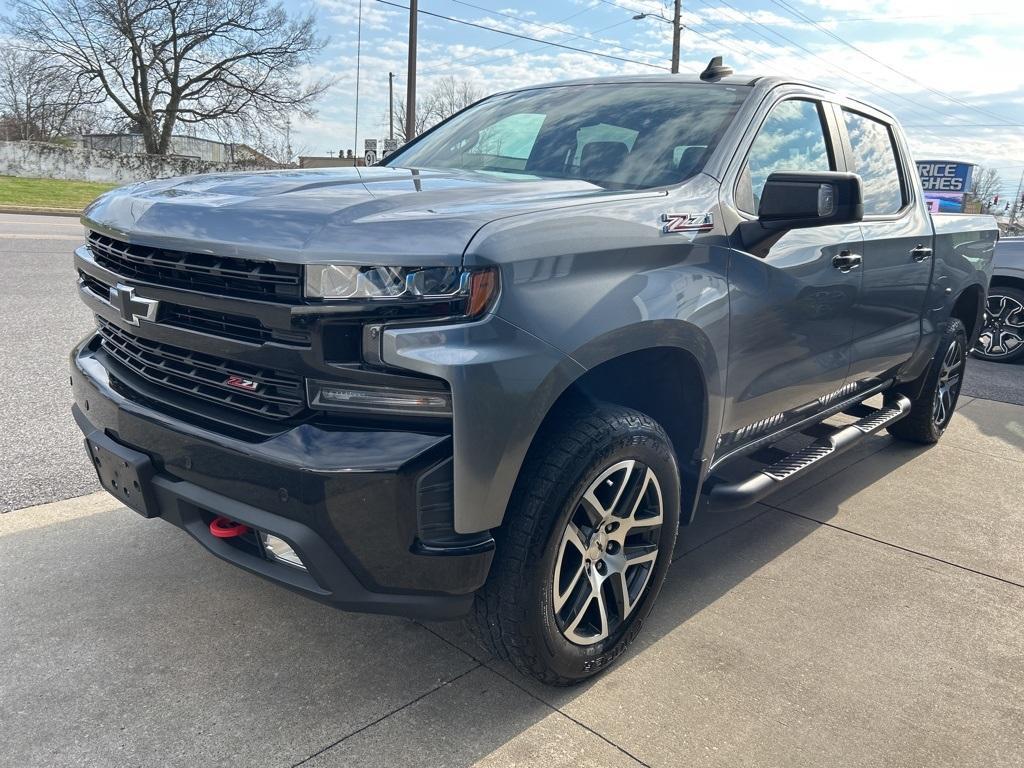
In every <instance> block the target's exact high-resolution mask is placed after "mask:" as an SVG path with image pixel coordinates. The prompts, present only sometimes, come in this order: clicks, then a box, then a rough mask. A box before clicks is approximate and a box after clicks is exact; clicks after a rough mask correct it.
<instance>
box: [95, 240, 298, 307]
mask: <svg viewBox="0 0 1024 768" xmlns="http://www.w3.org/2000/svg"><path fill="white" fill-rule="evenodd" d="M89 250H90V252H91V253H92V256H93V259H95V261H96V263H97V264H99V265H100V266H101V267H104V268H106V269H109V270H110V271H111V272H115V273H117V274H118V275H121V276H122V277H126V278H131V279H134V280H141V281H143V282H147V283H156V284H158V285H163V286H168V287H171V288H184V289H186V290H190V291H199V292H202V293H212V294H217V295H219V296H236V297H240V298H247V299H253V298H255V299H263V300H265V301H282V302H296V301H298V300H299V299H301V298H302V267H301V266H300V265H298V264H284V263H281V262H273V261H258V260H253V259H240V258H235V257H229V256H210V255H208V254H204V253H186V252H184V251H168V250H164V249H162V248H150V247H148V246H143V245H132V244H130V243H124V242H121V241H120V240H114V239H113V238H110V237H107V236H105V235H101V234H99V233H97V232H90V233H89Z"/></svg>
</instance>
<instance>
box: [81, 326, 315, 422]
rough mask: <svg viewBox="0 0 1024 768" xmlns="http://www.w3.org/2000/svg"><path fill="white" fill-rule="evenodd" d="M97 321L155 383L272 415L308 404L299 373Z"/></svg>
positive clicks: (106, 341) (107, 338)
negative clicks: (246, 386)
mask: <svg viewBox="0 0 1024 768" xmlns="http://www.w3.org/2000/svg"><path fill="white" fill-rule="evenodd" d="M96 321H97V323H98V325H99V332H100V336H101V338H102V345H103V349H104V350H106V352H107V353H108V354H109V355H111V356H112V357H113V358H114V359H115V360H117V361H118V362H120V363H121V364H122V365H124V366H126V367H127V368H128V369H129V370H131V371H132V372H133V373H135V374H137V375H138V376H141V377H142V378H144V379H146V380H147V381H150V382H152V383H154V384H157V385H160V386H162V387H166V388H167V389H171V390H174V391H176V392H181V393H183V394H186V395H190V396H192V397H197V398H200V399H202V400H206V401H209V402H213V403H217V404H219V405H223V406H226V407H228V408H234V409H236V410H239V411H245V412H247V413H251V414H255V415H258V416H263V417H266V418H271V419H286V418H289V417H292V416H296V415H298V414H299V413H301V412H302V410H303V409H304V408H305V395H304V392H303V386H302V378H301V377H299V376H295V375H293V374H290V373H283V372H281V371H274V370H270V369H267V368H260V367H257V366H253V365H246V364H244V363H237V362H235V361H229V360H223V359H220V358H217V357H214V356H213V355H206V354H203V353H200V352H191V351H189V350H187V349H182V348H181V347H176V346H173V345H171V344H162V343H160V342H156V341H151V340H149V339H143V338H140V337H138V336H135V335H133V334H130V333H128V332H127V331H125V330H123V329H121V328H119V327H117V326H116V325H113V324H112V323H108V322H107V321H106V320H103V319H102V318H100V317H97V318H96ZM232 378H236V379H239V380H241V381H244V382H251V384H253V385H255V386H256V389H255V391H246V390H242V389H238V388H236V387H233V386H230V385H228V383H227V382H228V381H229V380H230V379H232Z"/></svg>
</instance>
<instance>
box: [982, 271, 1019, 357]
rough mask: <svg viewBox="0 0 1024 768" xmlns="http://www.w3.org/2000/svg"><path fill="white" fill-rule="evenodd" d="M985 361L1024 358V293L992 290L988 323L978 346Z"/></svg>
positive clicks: (987, 308) (1001, 287) (1005, 288)
mask: <svg viewBox="0 0 1024 768" xmlns="http://www.w3.org/2000/svg"><path fill="white" fill-rule="evenodd" d="M973 351H974V356H975V357H978V358H981V359H982V360H992V361H995V362H1000V363H1010V362H1014V361H1015V360H1021V359H1024V290H1021V289H1020V288H1013V287H1010V286H1004V285H997V286H993V287H992V288H991V289H989V292H988V300H987V301H986V303H985V323H984V325H983V326H982V327H981V333H979V334H978V343H977V344H975V345H974V350H973Z"/></svg>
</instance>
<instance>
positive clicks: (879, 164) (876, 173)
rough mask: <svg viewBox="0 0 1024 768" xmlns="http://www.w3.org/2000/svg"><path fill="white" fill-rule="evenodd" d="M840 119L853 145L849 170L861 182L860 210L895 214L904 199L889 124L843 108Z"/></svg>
mask: <svg viewBox="0 0 1024 768" xmlns="http://www.w3.org/2000/svg"><path fill="white" fill-rule="evenodd" d="M843 120H844V121H845V122H846V131H847V133H849V134H850V144H851V145H852V147H853V168H851V169H850V170H852V171H853V172H854V173H857V174H860V179H861V182H862V184H863V185H864V213H865V214H868V215H870V214H885V213H896V212H897V211H898V210H900V208H902V207H903V204H904V199H903V187H902V185H901V184H900V172H899V165H898V164H897V161H896V152H895V150H894V149H893V143H892V132H891V131H890V130H889V126H887V125H886V124H885V123H880V122H878V121H877V120H872V119H871V118H870V117H865V116H864V115H858V114H857V113H856V112H847V111H846V110H845V109H844V110H843Z"/></svg>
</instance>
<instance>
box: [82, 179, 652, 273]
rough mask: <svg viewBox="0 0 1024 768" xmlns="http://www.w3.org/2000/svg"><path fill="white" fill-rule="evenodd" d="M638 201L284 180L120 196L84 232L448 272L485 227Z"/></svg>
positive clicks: (534, 188) (221, 251)
mask: <svg viewBox="0 0 1024 768" xmlns="http://www.w3.org/2000/svg"><path fill="white" fill-rule="evenodd" d="M635 194H637V193H635V192H618V191H609V190H605V189H602V188H600V187H598V186H595V185H593V184H590V183H588V182H585V181H576V180H552V179H540V178H536V177H530V176H520V175H511V174H498V173H486V172H471V171H448V170H443V171H436V170H410V169H404V168H388V167H371V168H331V169H319V170H282V171H269V172H256V173H228V174H206V175H201V176H189V177H184V178H178V179H162V180H158V181H150V182H145V183H142V184H136V185H133V186H129V187H124V188H121V189H117V190H114V191H113V192H109V193H107V194H105V195H103V196H102V197H100V198H99V199H97V200H96V201H95V202H94V203H93V204H92V205H90V206H89V207H88V208H87V209H86V210H85V213H84V214H83V218H82V221H83V223H84V224H85V226H86V227H89V228H90V229H94V230H98V231H101V232H104V233H106V234H109V235H111V236H113V237H117V238H119V239H122V240H127V241H129V242H133V243H138V244H142V245H149V246H154V247H163V248H168V249H173V250H185V251H191V252H201V253H212V254H218V255H222V256H242V257H245V258H256V259H274V260H279V261H290V262H299V263H316V262H328V261H343V262H347V263H355V264H382V263H386V264H393V265H396V266H400V265H415V264H424V265H430V264H438V265H448V264H457V263H459V262H460V261H461V259H462V255H463V253H464V251H465V249H466V246H467V245H468V243H469V241H470V239H471V238H472V237H473V235H474V234H475V233H476V232H477V230H479V229H480V227H482V226H483V225H484V224H486V223H488V222H490V221H494V220H496V219H499V218H503V217H506V216H511V215H515V214H518V213H525V212H528V211H531V210H537V209H550V208H552V207H558V206H560V205H572V204H578V203H582V202H586V201H588V200H601V199H607V198H617V197H621V196H623V195H635ZM646 194H649V193H646Z"/></svg>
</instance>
